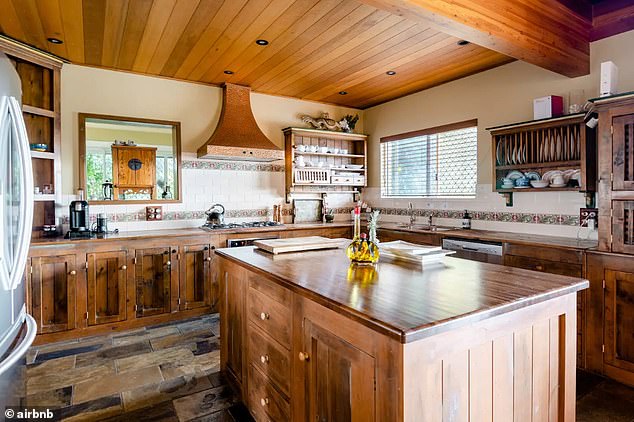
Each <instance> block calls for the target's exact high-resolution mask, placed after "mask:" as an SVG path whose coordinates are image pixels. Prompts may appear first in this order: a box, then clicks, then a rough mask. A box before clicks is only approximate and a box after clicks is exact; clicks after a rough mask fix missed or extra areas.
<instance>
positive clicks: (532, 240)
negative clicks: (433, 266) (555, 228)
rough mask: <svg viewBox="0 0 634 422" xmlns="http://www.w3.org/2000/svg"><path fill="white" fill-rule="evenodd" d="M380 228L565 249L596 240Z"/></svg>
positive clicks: (592, 244) (584, 247)
mask: <svg viewBox="0 0 634 422" xmlns="http://www.w3.org/2000/svg"><path fill="white" fill-rule="evenodd" d="M380 229H381V230H393V231H402V232H407V233H421V234H435V235H437V236H440V237H453V238H462V239H473V240H483V241H487V242H502V243H503V242H509V243H514V244H518V245H532V246H544V247H561V248H567V249H578V250H587V249H593V248H596V247H597V244H598V242H597V241H596V240H578V239H575V238H571V237H560V236H544V235H537V234H525V233H512V232H500V231H492V230H463V229H450V230H446V228H444V229H443V230H440V231H429V230H420V229H419V230H417V229H409V228H407V227H399V225H398V224H396V223H385V224H381V226H380Z"/></svg>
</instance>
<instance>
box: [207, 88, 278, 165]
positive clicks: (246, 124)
mask: <svg viewBox="0 0 634 422" xmlns="http://www.w3.org/2000/svg"><path fill="white" fill-rule="evenodd" d="M222 90H223V105H222V112H221V114H220V121H219V122H218V126H217V127H216V130H215V131H214V133H213V135H211V138H209V140H208V141H207V142H205V144H204V145H203V146H201V147H200V148H198V158H210V159H215V160H241V161H264V162H270V161H277V160H282V159H283V158H284V151H283V150H282V149H280V148H279V147H278V146H277V145H275V144H274V143H273V142H271V141H270V140H269V138H267V137H266V135H265V134H264V133H262V131H261V130H260V128H259V127H258V124H257V123H256V121H255V118H254V117H253V112H252V111H251V88H249V87H248V86H241V85H235V84H230V83H225V84H224V86H223V87H222Z"/></svg>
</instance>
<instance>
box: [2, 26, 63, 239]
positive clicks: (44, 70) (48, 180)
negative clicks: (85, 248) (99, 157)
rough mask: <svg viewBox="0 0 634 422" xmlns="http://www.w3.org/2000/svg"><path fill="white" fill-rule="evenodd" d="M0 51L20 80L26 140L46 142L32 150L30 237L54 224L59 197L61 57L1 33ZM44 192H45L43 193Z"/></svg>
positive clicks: (39, 233)
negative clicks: (13, 67)
mask: <svg viewBox="0 0 634 422" xmlns="http://www.w3.org/2000/svg"><path fill="white" fill-rule="evenodd" d="M0 51H2V52H3V53H5V54H6V55H7V56H8V57H9V59H11V61H12V62H13V64H14V66H15V68H16V70H17V72H18V74H19V75H20V80H21V81H22V111H23V114H24V123H25V125H26V132H27V135H28V137H29V143H30V144H31V145H33V144H43V145H46V148H45V151H31V161H32V163H33V185H34V187H37V188H39V193H38V194H35V195H34V201H35V203H34V209H33V235H32V237H33V238H37V237H40V236H42V234H43V227H44V226H45V225H46V226H55V225H57V223H58V221H57V217H58V215H57V212H56V204H60V203H61V198H62V184H61V182H62V165H61V152H60V149H61V120H60V70H61V67H62V64H63V63H62V61H61V60H59V59H56V58H54V57H52V56H50V55H48V54H45V53H42V52H39V51H38V50H34V49H31V48H28V47H25V46H23V45H21V44H19V43H16V42H13V41H11V40H8V39H6V38H2V37H0ZM44 192H46V193H44Z"/></svg>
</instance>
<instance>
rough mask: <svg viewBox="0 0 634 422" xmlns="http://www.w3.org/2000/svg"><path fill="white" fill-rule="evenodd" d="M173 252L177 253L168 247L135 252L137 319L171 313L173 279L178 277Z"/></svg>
mask: <svg viewBox="0 0 634 422" xmlns="http://www.w3.org/2000/svg"><path fill="white" fill-rule="evenodd" d="M172 251H174V252H176V249H172V248H171V247H167V248H151V249H137V250H136V251H135V259H134V260H135V268H134V279H135V285H136V306H135V309H136V316H137V318H141V317H145V316H150V315H159V314H165V313H168V312H170V310H171V303H170V302H171V298H170V294H171V290H172V288H171V284H172V278H173V276H174V275H176V277H178V270H177V268H178V267H177V266H176V265H172V255H173V254H172ZM174 257H176V256H175V253H174ZM174 267H176V274H174V272H175V271H174Z"/></svg>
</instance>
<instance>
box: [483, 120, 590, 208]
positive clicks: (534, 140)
mask: <svg viewBox="0 0 634 422" xmlns="http://www.w3.org/2000/svg"><path fill="white" fill-rule="evenodd" d="M584 116H585V115H584V114H583V113H580V114H572V115H569V116H563V117H555V118H551V119H543V120H534V121H528V122H521V123H514V124H509V125H504V126H496V127H492V128H487V130H489V131H491V137H492V147H491V150H492V156H493V158H492V161H493V164H494V165H493V191H495V192H499V193H500V194H502V195H504V196H506V198H507V205H512V202H513V200H512V195H513V193H516V192H552V191H576V192H585V193H587V197H588V198H593V193H594V192H595V191H596V153H595V150H596V136H595V132H594V130H593V129H590V128H589V127H587V126H586V124H585V123H584ZM572 169H579V170H580V172H581V177H580V179H579V183H578V186H564V187H545V188H534V187H528V188H511V189H505V188H503V187H502V179H503V178H504V177H505V176H506V175H507V174H509V173H510V172H512V171H514V170H518V171H520V172H522V173H526V172H537V173H539V175H540V176H541V175H543V174H544V173H545V172H547V171H550V170H561V171H565V170H572ZM589 202H590V201H589Z"/></svg>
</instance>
